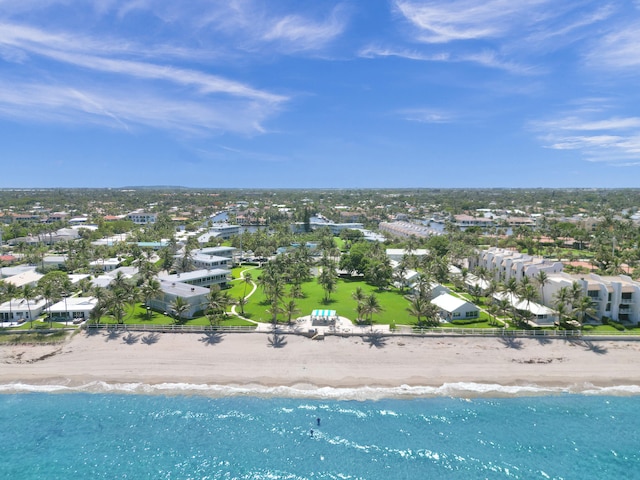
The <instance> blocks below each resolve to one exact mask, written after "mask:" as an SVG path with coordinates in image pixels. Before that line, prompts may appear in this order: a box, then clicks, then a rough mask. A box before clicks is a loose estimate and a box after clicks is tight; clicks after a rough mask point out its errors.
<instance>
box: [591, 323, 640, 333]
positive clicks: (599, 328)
mask: <svg viewBox="0 0 640 480" xmlns="http://www.w3.org/2000/svg"><path fill="white" fill-rule="evenodd" d="M582 331H583V332H585V333H600V332H602V333H609V332H613V333H624V334H629V335H640V328H638V327H632V328H627V329H625V330H623V331H619V330H618V329H617V328H614V327H612V326H611V325H585V326H583V327H582Z"/></svg>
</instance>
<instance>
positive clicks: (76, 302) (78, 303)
mask: <svg viewBox="0 0 640 480" xmlns="http://www.w3.org/2000/svg"><path fill="white" fill-rule="evenodd" d="M65 302H66V303H65ZM97 303H98V299H97V298H95V297H69V298H67V299H66V300H64V299H63V300H60V301H59V302H58V303H56V304H54V305H51V307H49V309H50V310H51V313H62V312H72V311H76V312H89V311H91V310H93V308H94V307H95V306H96V304H97Z"/></svg>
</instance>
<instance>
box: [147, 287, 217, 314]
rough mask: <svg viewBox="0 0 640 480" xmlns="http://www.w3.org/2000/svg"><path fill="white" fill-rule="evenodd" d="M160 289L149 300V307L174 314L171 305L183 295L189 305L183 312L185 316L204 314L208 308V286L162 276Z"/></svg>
mask: <svg viewBox="0 0 640 480" xmlns="http://www.w3.org/2000/svg"><path fill="white" fill-rule="evenodd" d="M160 289H161V290H162V293H161V294H160V295H159V296H158V297H156V298H154V299H152V300H150V301H149V307H151V308H153V309H154V310H158V311H160V312H166V314H167V315H171V316H174V315H175V312H174V311H173V308H172V306H171V305H172V303H173V302H175V300H176V298H178V297H181V298H182V299H183V300H184V301H186V302H187V304H188V305H189V306H188V308H187V309H186V310H185V311H184V313H183V314H182V316H183V318H193V317H194V316H195V315H196V313H197V314H202V312H204V311H205V310H206V308H207V295H208V294H209V289H208V288H205V287H200V286H197V285H189V284H187V283H183V282H172V281H170V280H165V279H162V278H161V279H160Z"/></svg>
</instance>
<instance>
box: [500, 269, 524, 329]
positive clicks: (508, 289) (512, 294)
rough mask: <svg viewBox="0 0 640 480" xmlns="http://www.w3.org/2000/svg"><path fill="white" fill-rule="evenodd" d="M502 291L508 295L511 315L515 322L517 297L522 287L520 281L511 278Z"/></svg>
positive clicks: (502, 287) (501, 288)
mask: <svg viewBox="0 0 640 480" xmlns="http://www.w3.org/2000/svg"><path fill="white" fill-rule="evenodd" d="M500 290H501V291H502V292H503V293H505V294H507V296H508V300H509V302H510V303H511V314H512V316H513V319H514V320H515V319H516V300H517V298H516V296H517V294H518V291H519V290H520V285H518V281H517V280H516V279H515V278H514V277H511V278H510V279H509V280H507V281H506V282H504V283H503V284H502V285H501V286H500Z"/></svg>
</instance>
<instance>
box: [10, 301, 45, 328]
mask: <svg viewBox="0 0 640 480" xmlns="http://www.w3.org/2000/svg"><path fill="white" fill-rule="evenodd" d="M46 304H47V301H46V300H45V299H44V298H41V297H39V298H32V299H30V300H25V299H24V298H14V299H11V300H8V301H6V302H4V303H3V304H1V305H0V321H2V322H16V323H22V322H28V321H31V320H35V319H36V318H38V317H39V316H40V314H41V313H42V311H43V310H44V307H45V305H46Z"/></svg>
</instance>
